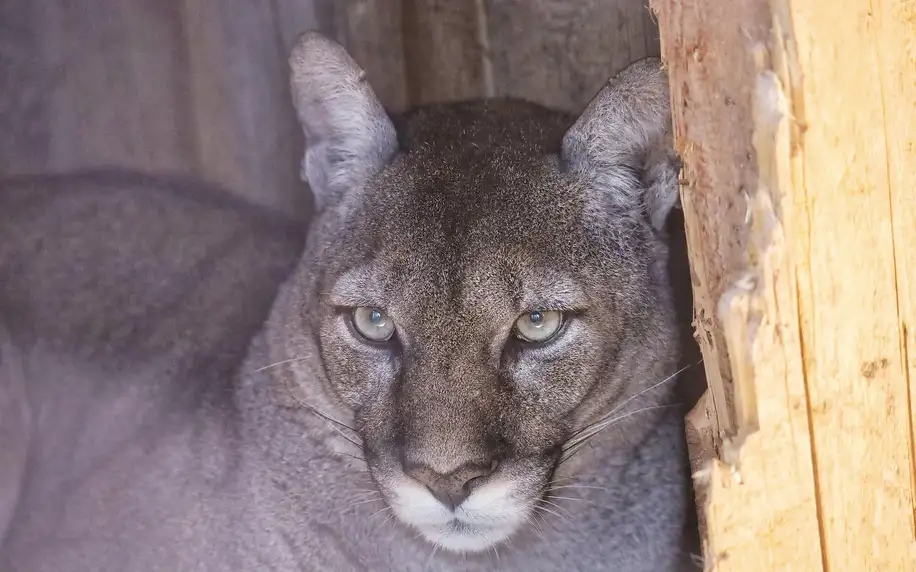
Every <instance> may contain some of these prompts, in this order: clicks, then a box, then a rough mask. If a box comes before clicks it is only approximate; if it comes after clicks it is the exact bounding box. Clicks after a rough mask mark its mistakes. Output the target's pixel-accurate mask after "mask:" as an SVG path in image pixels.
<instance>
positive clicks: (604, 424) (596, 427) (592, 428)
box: [563, 403, 680, 451]
mask: <svg viewBox="0 0 916 572" xmlns="http://www.w3.org/2000/svg"><path fill="white" fill-rule="evenodd" d="M679 405H680V404H677V403H674V404H668V405H651V406H649V407H643V408H641V409H635V410H633V411H630V412H627V413H623V414H621V415H618V416H617V417H612V418H610V419H605V420H604V421H600V422H598V423H594V424H592V425H589V426H588V427H587V428H586V429H587V431H586V432H584V434H580V435H577V436H575V437H573V438H571V439H569V440H568V441H567V442H566V443H565V444H564V445H563V451H568V450H569V449H571V448H572V447H573V446H575V445H578V444H580V443H583V442H585V441H587V440H588V439H591V438H592V437H594V436H595V435H597V434H598V433H600V432H601V431H604V430H605V429H606V428H608V427H610V426H611V425H613V424H614V423H618V422H620V421H622V420H624V419H626V418H627V417H631V416H633V415H635V414H637V413H643V412H645V411H654V410H656V409H667V408H670V407H678V406H679Z"/></svg>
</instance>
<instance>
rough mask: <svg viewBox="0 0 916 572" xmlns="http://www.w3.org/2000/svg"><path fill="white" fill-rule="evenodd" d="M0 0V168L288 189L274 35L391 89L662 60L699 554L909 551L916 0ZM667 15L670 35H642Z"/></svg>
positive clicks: (292, 129)
mask: <svg viewBox="0 0 916 572" xmlns="http://www.w3.org/2000/svg"><path fill="white" fill-rule="evenodd" d="M648 1H649V0H259V1H251V0H219V1H217V0H85V1H81V2H70V3H59V2H43V1H36V0H0V175H2V174H9V173H27V172H47V171H65V170H70V169H74V168H80V167H87V166H99V165H119V166H125V167H132V168H139V169H143V170H148V171H157V172H179V173H188V174H194V175H196V176H199V177H203V178H205V179H207V180H210V181H214V182H217V183H221V184H222V185H224V186H225V187H226V188H228V189H231V190H232V191H233V192H237V193H239V194H242V195H245V196H247V197H248V198H250V199H251V200H254V201H256V202H260V203H262V204H265V205H269V206H273V207H276V208H280V209H284V210H300V211H303V212H305V211H306V210H307V208H308V205H307V204H306V202H305V198H306V197H307V193H306V192H305V189H304V186H303V184H302V183H301V182H300V181H299V179H298V161H299V157H300V153H301V148H302V141H301V139H300V137H301V135H300V131H299V127H298V125H297V124H296V121H295V118H294V113H293V109H292V106H291V105H290V101H289V94H288V82H287V71H286V57H287V53H288V51H289V49H290V47H291V46H292V43H293V41H294V39H295V37H296V35H297V34H298V33H299V32H300V31H301V30H304V29H309V28H311V29H319V30H322V31H324V32H325V33H327V34H328V35H330V36H332V37H335V38H337V39H338V40H339V41H341V42H342V43H343V44H344V45H345V46H346V47H347V48H348V49H349V50H350V51H351V53H352V54H353V55H354V57H355V58H356V59H357V60H358V61H359V62H360V64H361V65H363V66H364V67H365V68H366V70H367V74H368V76H369V79H370V81H371V82H372V84H373V85H374V87H375V88H376V90H377V92H378V93H379V96H380V98H381V99H382V100H383V103H384V104H385V105H386V106H387V107H389V108H390V109H392V110H395V111H398V110H402V109H405V108H406V107H408V106H410V105H413V104H417V103H427V102H432V101H446V100H455V99H463V98H468V97H478V96H494V95H512V96H518V97H524V98H526V99H530V100H534V101H537V102H540V103H544V104H547V105H550V106H553V107H557V108H561V109H566V110H570V111H575V110H578V109H580V108H581V107H582V106H583V105H584V104H585V103H586V102H587V101H588V100H589V99H590V98H591V96H592V95H593V94H594V93H595V92H596V91H597V89H598V88H599V87H600V86H601V85H602V84H603V83H604V82H605V81H606V80H607V78H608V77H609V76H611V75H613V74H614V73H616V72H617V71H619V70H620V69H622V68H623V67H625V66H626V65H628V64H629V63H631V62H633V61H635V60H637V59H640V58H642V57H645V56H648V55H658V54H659V53H661V55H662V56H663V58H664V60H665V62H666V65H667V66H668V70H669V75H670V80H671V100H672V108H673V116H674V126H675V137H676V145H677V147H678V150H679V152H680V153H681V156H682V158H683V159H684V173H683V177H682V179H683V181H682V183H683V186H682V195H681V196H682V204H683V213H684V218H685V223H686V234H687V242H688V247H689V251H690V267H691V269H690V271H691V277H692V282H693V294H694V299H695V306H694V327H695V330H696V332H695V333H696V339H697V341H698V343H699V346H700V348H701V350H702V354H703V358H704V368H703V369H704V370H705V374H706V377H707V378H708V381H709V389H708V391H707V392H706V394H705V395H704V396H703V398H702V399H701V401H700V403H699V404H698V405H697V407H696V408H695V409H694V411H693V412H692V413H691V415H690V416H689V418H688V430H689V439H690V446H691V457H692V462H693V464H694V469H695V473H696V488H697V492H698V497H699V504H700V505H701V511H700V513H701V520H702V525H703V528H704V530H705V533H706V543H705V556H706V565H707V568H708V569H710V570H718V571H722V572H732V571H734V572H755V571H760V572H764V571H766V572H771V571H772V572H776V571H783V570H794V571H799V572H815V571H821V572H828V571H829V572H837V571H846V570H849V571H855V572H861V571H867V570H876V571H877V570H881V571H885V570H886V571H907V570H914V571H916V505H914V491H916V460H914V457H916V453H914V405H916V388H914V387H913V386H912V385H911V382H912V381H913V380H914V379H916V246H914V243H916V2H914V1H913V0H871V1H867V0H728V1H725V0H651V9H652V10H650V9H649V7H647V6H646V3H647V2H648ZM659 37H660V42H661V43H660V44H659Z"/></svg>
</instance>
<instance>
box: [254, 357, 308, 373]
mask: <svg viewBox="0 0 916 572" xmlns="http://www.w3.org/2000/svg"><path fill="white" fill-rule="evenodd" d="M307 359H309V356H301V357H294V358H290V359H284V360H280V361H278V362H274V363H272V364H270V365H265V366H264V367H259V368H258V369H256V370H254V371H255V373H259V372H262V371H265V370H268V369H270V368H272V367H277V366H278V365H283V364H285V363H292V362H294V361H302V360H307Z"/></svg>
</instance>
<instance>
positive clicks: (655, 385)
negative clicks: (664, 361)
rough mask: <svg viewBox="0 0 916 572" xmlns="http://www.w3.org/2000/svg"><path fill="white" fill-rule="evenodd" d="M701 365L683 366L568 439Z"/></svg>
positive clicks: (573, 436) (573, 435)
mask: <svg viewBox="0 0 916 572" xmlns="http://www.w3.org/2000/svg"><path fill="white" fill-rule="evenodd" d="M701 363H703V360H700V361H698V362H695V363H691V364H687V365H685V366H684V367H682V368H680V369H679V370H677V371H676V372H674V373H672V374H671V375H669V376H668V377H666V378H664V379H663V380H661V381H659V382H658V383H655V384H653V385H651V386H650V387H647V388H646V389H643V390H642V391H640V392H638V393H636V394H635V395H631V396H630V397H628V398H627V399H625V400H624V401H623V402H622V403H620V404H618V405H617V406H616V407H615V408H614V409H612V410H610V411H609V412H608V413H607V414H605V415H604V416H602V417H601V418H599V419H598V420H597V421H595V422H594V423H592V424H590V425H586V426H585V427H583V428H582V429H579V430H578V431H576V432H575V433H573V434H572V436H571V437H570V439H573V438H575V437H576V436H577V435H579V434H580V433H582V432H584V431H587V430H588V429H589V428H591V427H594V426H595V425H597V424H599V423H601V422H603V421H605V420H607V419H608V418H609V417H611V416H613V415H614V414H616V413H617V412H618V411H620V410H621V409H623V408H624V407H626V406H627V404H628V403H630V402H631V401H633V400H634V399H637V398H639V397H641V396H642V395H645V394H646V393H648V392H650V391H652V390H654V389H656V388H658V387H661V386H662V385H664V384H666V383H668V382H669V381H671V380H672V379H674V378H675V377H677V376H678V375H680V374H681V373H683V372H684V371H686V370H688V369H690V368H692V367H695V366H697V365H700V364H701Z"/></svg>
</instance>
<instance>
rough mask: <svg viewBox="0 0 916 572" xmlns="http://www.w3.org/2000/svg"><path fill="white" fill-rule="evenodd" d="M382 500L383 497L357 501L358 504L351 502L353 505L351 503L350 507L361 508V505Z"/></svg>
mask: <svg viewBox="0 0 916 572" xmlns="http://www.w3.org/2000/svg"><path fill="white" fill-rule="evenodd" d="M380 500H383V499H382V497H381V496H378V497H372V498H368V499H363V500H361V501H357V502H351V503H350V506H359V505H361V504H369V503H370V502H378V501H380Z"/></svg>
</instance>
